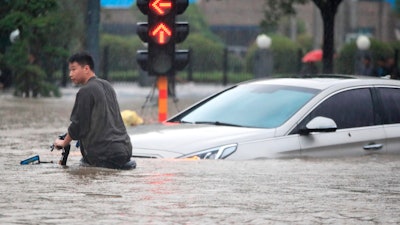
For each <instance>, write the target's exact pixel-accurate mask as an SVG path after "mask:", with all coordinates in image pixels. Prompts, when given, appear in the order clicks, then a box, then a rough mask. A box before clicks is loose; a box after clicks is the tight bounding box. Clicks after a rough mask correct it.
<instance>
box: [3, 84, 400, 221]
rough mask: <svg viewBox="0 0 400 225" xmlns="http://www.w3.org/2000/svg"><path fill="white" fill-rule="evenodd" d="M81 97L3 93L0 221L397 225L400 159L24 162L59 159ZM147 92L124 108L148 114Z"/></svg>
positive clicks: (125, 99)
mask: <svg viewBox="0 0 400 225" xmlns="http://www.w3.org/2000/svg"><path fill="white" fill-rule="evenodd" d="M133 88H135V87H133ZM75 91H76V90H75V89H69V90H67V91H65V92H64V93H66V94H65V95H64V97H62V98H60V99H40V98H39V99H21V98H14V97H12V96H11V95H10V94H0V177H1V184H0V224H399V223H400V217H399V215H400V157H399V156H382V155H369V156H365V157H359V158H347V159H285V160H253V161H213V160H209V161H206V160H205V161H190V160H172V159H169V160H154V159H136V162H137V165H138V166H137V168H136V169H135V170H130V171H118V170H109V169H102V168H85V167H80V166H79V159H80V154H79V151H78V150H76V149H74V148H73V150H72V151H71V154H70V157H69V159H68V163H67V164H68V167H66V168H64V167H61V166H59V165H56V164H51V163H48V164H36V165H24V166H23V165H19V162H20V161H21V160H23V159H26V158H28V157H29V156H31V155H39V156H40V159H41V160H42V161H57V160H58V159H59V158H60V152H57V151H54V152H50V148H49V146H50V144H51V143H52V141H53V140H54V139H55V138H56V137H57V136H58V135H59V134H62V133H63V132H65V129H66V126H67V125H68V117H69V113H70V110H71V108H72V104H73V98H74V95H73V93H74V92H75ZM142 92H143V91H142ZM138 93H139V92H138ZM140 93H141V92H140ZM146 94H147V90H146V93H144V94H143V93H142V94H141V95H140V94H131V95H128V94H126V95H124V94H123V92H122V91H121V92H119V96H120V97H121V98H120V99H121V102H120V104H121V108H122V109H124V108H126V109H128V108H130V109H136V110H142V104H143V102H144V101H145V97H146ZM196 97H197V98H199V97H201V96H196ZM192 100H193V101H194V100H195V98H193V99H192ZM177 104H179V107H185V105H187V104H190V100H189V99H188V98H185V97H183V98H182V99H181V100H180V101H179V102H178V103H177ZM170 108H171V110H172V109H173V108H175V107H174V106H172V105H171V107H170ZM176 108H178V106H177V107H176ZM146 111H147V112H150V111H152V112H153V111H154V109H146ZM149 114H151V113H149ZM147 119H149V118H147ZM150 119H151V118H150ZM150 119H149V120H150Z"/></svg>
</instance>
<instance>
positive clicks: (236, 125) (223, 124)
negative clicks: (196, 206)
mask: <svg viewBox="0 0 400 225" xmlns="http://www.w3.org/2000/svg"><path fill="white" fill-rule="evenodd" d="M194 124H211V125H217V126H231V127H242V126H241V125H238V124H233V123H224V122H219V121H196V122H194Z"/></svg>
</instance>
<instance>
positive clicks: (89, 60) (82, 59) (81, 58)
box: [68, 52, 94, 70]
mask: <svg viewBox="0 0 400 225" xmlns="http://www.w3.org/2000/svg"><path fill="white" fill-rule="evenodd" d="M68 62H69V63H74V62H76V63H78V64H79V65H81V66H86V65H88V66H89V68H90V69H91V70H94V61H93V57H92V56H91V55H90V54H89V53H87V52H79V53H75V54H73V55H72V56H71V57H69V59H68Z"/></svg>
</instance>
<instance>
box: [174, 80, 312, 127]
mask: <svg viewBox="0 0 400 225" xmlns="http://www.w3.org/2000/svg"><path fill="white" fill-rule="evenodd" d="M317 93H318V90H316V89H310V88H301V87H293V86H283V85H261V84H252V85H239V86H237V87H234V88H232V89H230V90H228V91H225V92H223V93H221V94H219V95H217V96H215V97H214V98H212V99H210V100H208V101H206V102H205V103H203V104H202V105H200V106H198V107H197V108H195V109H193V110H192V111H190V112H189V113H187V114H186V115H183V116H180V122H184V123H199V124H200V123H202V124H204V123H207V124H214V125H230V126H242V127H260V128H275V127H278V126H280V125H282V124H283V123H284V122H285V121H286V120H288V119H289V118H290V117H291V116H292V115H293V114H294V113H295V112H297V111H298V110H299V109H300V108H301V107H302V106H303V105H304V104H305V103H306V102H307V101H309V100H310V99H311V98H312V97H313V96H315V95H316V94H317Z"/></svg>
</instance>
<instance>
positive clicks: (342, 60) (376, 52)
mask: <svg viewBox="0 0 400 225" xmlns="http://www.w3.org/2000/svg"><path fill="white" fill-rule="evenodd" d="M370 41H371V47H370V49H369V53H370V55H371V57H372V61H373V62H374V63H375V62H376V61H377V60H378V59H379V58H387V57H392V56H393V55H394V49H393V48H392V47H391V45H390V44H389V43H385V42H381V41H378V40H376V39H373V38H371V39H370ZM357 52H358V49H357V46H356V42H355V41H353V42H350V43H348V44H345V45H344V46H343V47H342V48H341V50H340V52H339V54H338V56H336V58H335V59H336V60H335V68H336V72H337V73H341V74H354V73H355V63H356V60H357V59H356V56H357Z"/></svg>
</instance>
